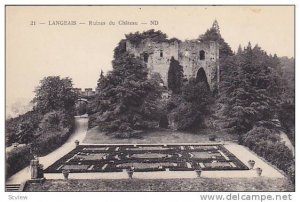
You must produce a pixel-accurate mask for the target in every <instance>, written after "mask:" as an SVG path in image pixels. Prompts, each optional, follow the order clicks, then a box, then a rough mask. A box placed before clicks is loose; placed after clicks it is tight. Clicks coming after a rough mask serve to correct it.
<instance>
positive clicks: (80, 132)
mask: <svg viewBox="0 0 300 202" xmlns="http://www.w3.org/2000/svg"><path fill="white" fill-rule="evenodd" d="M75 127H76V129H75V131H74V133H73V134H72V135H71V136H70V137H69V139H68V140H67V142H66V143H65V144H63V145H62V146H61V147H59V148H58V149H56V150H54V151H53V152H51V153H50V154H48V155H46V156H43V157H39V160H40V163H41V164H43V165H44V169H46V168H47V167H48V166H50V165H51V164H53V163H54V162H55V161H57V160H58V159H60V158H61V157H63V156H64V155H65V154H67V153H68V152H70V151H71V150H73V149H74V147H75V143H74V141H75V140H79V142H82V140H83V139H84V138H85V135H86V131H87V127H88V119H87V116H81V117H75ZM29 179H30V167H29V166H28V167H26V168H24V169H22V170H21V171H19V172H17V173H16V174H14V175H13V176H11V177H10V178H9V179H8V180H7V181H6V184H20V183H23V182H25V181H27V180H29Z"/></svg>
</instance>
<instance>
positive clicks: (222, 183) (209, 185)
mask: <svg viewBox="0 0 300 202" xmlns="http://www.w3.org/2000/svg"><path fill="white" fill-rule="evenodd" d="M24 191H27V192H30V191H72V192H78V191H83V192H84V191H103V192H105V191H159V192H161V191H198V192H212V191H215V192H218V191H220V192H221V191H230V192H231V191H294V186H293V185H292V184H291V183H290V182H289V181H288V180H287V179H270V178H264V177H261V178H252V179H245V178H243V179H239V178H234V179H233V178H226V179H225V178H223V179H222V178H220V179H211V178H196V179H168V180H163V179H155V180H154V179H151V180H150V179H149V180H148V179H131V180H130V179H124V180H100V179H99V180H46V181H45V182H44V183H42V184H28V185H27V186H26V187H25V190H24Z"/></svg>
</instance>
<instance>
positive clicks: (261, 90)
mask: <svg viewBox="0 0 300 202" xmlns="http://www.w3.org/2000/svg"><path fill="white" fill-rule="evenodd" d="M3 139H5V148H4V149H5V151H3V152H4V153H5V170H3V175H4V173H5V192H295V5H276V6H275V5H223V6H222V5H218V6H212V5H185V6H183V5H147V6H146V5H131V6H128V5H127V6H126V5H89V6H87V5H5V136H4V137H3ZM12 196H14V195H12ZM280 196H281V195H280ZM282 196H283V195H282ZM285 196H286V195H285ZM202 197H203V198H202ZM205 197H206V195H204V194H202V195H201V200H209V198H205ZM12 199H15V198H12Z"/></svg>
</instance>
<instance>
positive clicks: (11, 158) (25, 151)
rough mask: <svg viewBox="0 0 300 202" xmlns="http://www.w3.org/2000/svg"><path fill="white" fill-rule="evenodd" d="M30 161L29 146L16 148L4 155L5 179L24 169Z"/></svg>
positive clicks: (31, 156)
mask: <svg viewBox="0 0 300 202" xmlns="http://www.w3.org/2000/svg"><path fill="white" fill-rule="evenodd" d="M31 159H33V155H32V154H31V153H30V146H29V145H25V146H23V147H18V148H15V149H13V150H12V151H11V152H8V153H7V154H6V172H5V176H6V178H8V177H10V176H12V175H13V174H15V173H16V172H18V171H20V170H22V169H23V168H25V167H26V166H27V165H28V164H29V162H30V160H31Z"/></svg>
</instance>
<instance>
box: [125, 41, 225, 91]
mask: <svg viewBox="0 0 300 202" xmlns="http://www.w3.org/2000/svg"><path fill="white" fill-rule="evenodd" d="M126 51H127V52H129V53H131V54H133V55H134V56H135V57H140V58H142V59H143V61H144V63H145V64H146V65H147V68H148V69H149V73H150V75H151V74H152V73H154V72H157V73H159V74H160V75H161V77H162V80H163V81H164V85H165V86H167V83H168V82H167V80H168V70H169V67H170V61H171V58H172V57H174V59H175V60H177V61H179V63H180V65H182V67H183V73H184V77H185V78H187V79H189V78H191V77H194V78H198V77H203V76H204V77H206V78H204V79H207V82H208V84H209V87H210V90H211V91H212V92H217V91H218V84H219V44H218V43H217V42H215V41H208V42H201V41H200V40H186V41H183V42H181V41H179V40H172V41H171V40H169V41H164V42H155V41H153V40H152V39H151V38H146V39H143V40H142V41H141V42H140V43H138V44H132V43H131V42H130V41H129V40H127V41H126ZM201 79H203V78H201Z"/></svg>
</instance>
